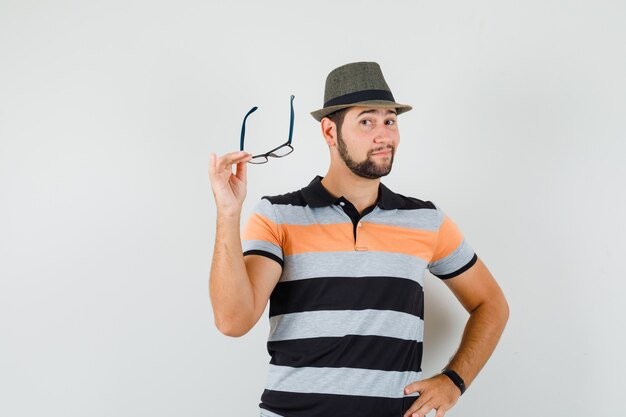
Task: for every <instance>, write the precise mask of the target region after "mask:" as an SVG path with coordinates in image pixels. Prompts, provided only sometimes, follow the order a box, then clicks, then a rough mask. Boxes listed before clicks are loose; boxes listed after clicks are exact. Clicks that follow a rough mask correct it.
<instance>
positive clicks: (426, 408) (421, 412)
mask: <svg viewBox="0 0 626 417" xmlns="http://www.w3.org/2000/svg"><path fill="white" fill-rule="evenodd" d="M432 409H433V406H432V405H430V404H429V403H426V404H424V405H423V406H421V407H420V408H419V409H418V410H417V411H414V412H413V414H411V415H412V416H413V417H424V416H425V415H426V414H428V413H430V410H432Z"/></svg>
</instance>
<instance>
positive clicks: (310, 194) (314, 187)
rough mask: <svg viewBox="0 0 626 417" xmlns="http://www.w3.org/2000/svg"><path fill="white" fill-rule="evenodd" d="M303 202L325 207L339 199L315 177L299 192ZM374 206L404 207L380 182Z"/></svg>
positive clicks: (398, 197) (400, 200)
mask: <svg viewBox="0 0 626 417" xmlns="http://www.w3.org/2000/svg"><path fill="white" fill-rule="evenodd" d="M301 192H302V196H303V197H304V200H305V201H306V203H307V204H308V205H309V206H310V207H325V206H331V205H333V204H336V203H337V202H338V201H339V200H340V199H341V197H340V198H336V197H333V196H332V195H331V194H330V193H329V192H328V190H326V188H324V186H323V185H322V177H321V176H319V175H318V176H316V177H315V178H313V181H311V182H310V183H309V185H307V186H306V187H304V188H302V190H301ZM376 205H377V206H378V207H380V208H382V209H384V210H394V209H399V208H402V207H404V200H403V199H402V198H401V197H400V196H399V195H398V194H396V193H394V192H393V191H391V190H390V189H389V188H387V187H385V185H384V184H383V183H382V182H381V183H380V184H379V186H378V199H377V200H376Z"/></svg>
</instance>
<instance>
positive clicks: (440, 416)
mask: <svg viewBox="0 0 626 417" xmlns="http://www.w3.org/2000/svg"><path fill="white" fill-rule="evenodd" d="M445 414H446V410H445V409H444V408H443V407H439V408H438V409H437V414H435V417H443V416H444V415H445Z"/></svg>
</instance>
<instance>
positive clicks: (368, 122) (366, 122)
mask: <svg viewBox="0 0 626 417" xmlns="http://www.w3.org/2000/svg"><path fill="white" fill-rule="evenodd" d="M361 124H362V125H364V126H365V125H369V124H372V122H371V121H370V120H368V119H363V120H361Z"/></svg>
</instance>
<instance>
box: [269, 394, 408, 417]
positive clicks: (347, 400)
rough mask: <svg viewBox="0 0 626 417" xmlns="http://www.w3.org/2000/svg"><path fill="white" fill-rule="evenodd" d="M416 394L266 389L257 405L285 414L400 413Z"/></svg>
mask: <svg viewBox="0 0 626 417" xmlns="http://www.w3.org/2000/svg"><path fill="white" fill-rule="evenodd" d="M416 399H417V397H404V398H383V397H366V396H362V395H337V394H315V393H299V392H285V391H274V390H268V389H266V390H265V391H263V395H262V396H261V401H262V402H261V403H260V404H259V407H261V408H263V409H266V410H269V411H272V412H274V413H276V414H278V415H281V416H284V417H355V416H359V417H400V416H402V415H403V414H404V413H405V412H406V410H408V409H409V407H410V406H411V404H413V402H415V400H416Z"/></svg>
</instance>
